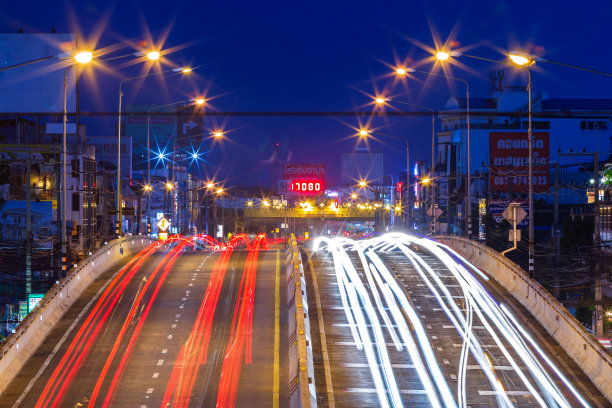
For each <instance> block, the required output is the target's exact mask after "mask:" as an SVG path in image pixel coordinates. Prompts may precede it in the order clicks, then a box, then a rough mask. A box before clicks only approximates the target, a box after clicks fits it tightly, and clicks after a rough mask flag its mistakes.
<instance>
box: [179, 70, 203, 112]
mask: <svg viewBox="0 0 612 408" xmlns="http://www.w3.org/2000/svg"><path fill="white" fill-rule="evenodd" d="M183 72H185V71H183ZM187 72H188V71H187ZM204 102H206V100H205V99H204V98H198V99H196V100H195V103H196V104H198V105H204Z"/></svg>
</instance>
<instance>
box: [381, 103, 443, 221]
mask: <svg viewBox="0 0 612 408" xmlns="http://www.w3.org/2000/svg"><path fill="white" fill-rule="evenodd" d="M389 101H390V100H388V99H384V98H380V97H378V98H376V103H377V104H379V105H380V104H384V103H385V102H389ZM393 102H396V103H400V104H402V105H408V106H413V107H416V108H420V109H426V110H428V111H430V112H431V177H430V180H431V186H430V192H431V212H432V219H433V228H434V232H435V225H436V212H435V202H436V196H435V193H436V191H435V185H434V177H435V174H434V167H435V166H434V155H435V154H434V152H435V147H436V142H435V139H436V116H435V111H434V110H433V109H432V108H428V107H427V106H423V105H417V104H415V103H409V102H404V101H398V100H396V99H394V100H393ZM409 158H410V156H409V151H408V141H406V187H407V194H406V211H407V212H408V220H407V221H408V222H407V226H409V225H410V211H411V210H410V160H409Z"/></svg>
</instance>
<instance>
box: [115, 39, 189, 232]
mask: <svg viewBox="0 0 612 408" xmlns="http://www.w3.org/2000/svg"><path fill="white" fill-rule="evenodd" d="M147 58H148V59H149V60H153V61H154V60H157V59H159V52H158V51H151V52H149V53H148V54H147ZM191 71H192V69H191V68H188V67H181V68H173V69H168V70H165V71H160V72H153V73H149V74H143V75H137V76H135V77H130V78H124V79H122V80H121V82H120V83H119V115H118V121H117V209H116V213H115V216H116V221H115V226H116V230H115V234H116V235H117V237H118V238H119V237H121V235H122V232H123V227H122V226H121V224H122V218H123V217H122V212H123V211H122V205H121V112H122V104H123V84H124V83H125V82H127V81H131V80H134V79H140V78H147V77H152V76H157V75H164V74H167V73H169V72H175V73H181V72H182V73H188V72H191Z"/></svg>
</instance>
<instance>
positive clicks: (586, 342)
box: [435, 236, 612, 402]
mask: <svg viewBox="0 0 612 408" xmlns="http://www.w3.org/2000/svg"><path fill="white" fill-rule="evenodd" d="M435 239H437V240H438V241H440V242H443V243H445V244H447V245H449V246H450V247H452V248H453V249H455V250H456V251H458V252H459V253H461V254H462V255H463V256H465V257H466V258H467V259H469V260H470V261H471V262H472V263H473V264H474V265H476V266H478V267H479V268H480V269H482V270H483V271H485V272H486V273H487V274H488V275H490V276H492V277H493V278H494V279H495V280H496V281H497V282H498V283H499V284H501V285H502V286H503V287H504V288H506V290H507V291H508V292H510V293H511V294H512V296H514V298H515V299H516V300H518V301H519V302H520V303H521V304H522V305H523V306H524V307H525V308H526V309H527V310H529V311H530V312H531V314H532V315H533V316H534V317H535V318H536V320H537V321H538V322H540V324H541V325H542V326H544V328H545V329H546V330H547V331H548V333H549V334H550V335H551V336H553V337H554V338H555V340H557V342H558V343H559V344H560V345H561V347H563V349H564V350H565V351H566V353H567V354H568V355H569V356H570V357H571V358H572V359H573V360H574V361H575V362H576V364H578V365H579V366H580V367H581V368H582V369H583V370H584V373H585V374H586V375H587V376H588V377H589V379H590V380H591V382H593V384H595V386H596V387H597V388H598V389H599V390H600V391H601V392H602V393H603V394H604V395H605V396H606V398H607V399H608V400H609V401H610V402H612V356H611V355H610V354H609V353H608V352H607V351H606V349H605V348H604V346H603V345H602V344H601V343H600V342H599V341H598V340H597V339H596V338H595V337H593V335H591V334H590V333H589V332H588V331H587V330H586V328H585V327H584V326H583V325H582V324H580V322H579V321H578V320H576V318H575V317H574V316H572V314H571V313H570V312H568V311H567V309H566V308H565V307H564V306H563V305H562V304H561V303H559V302H558V301H557V299H555V298H554V297H553V296H552V295H551V294H550V293H548V291H547V290H546V289H544V288H543V287H542V286H541V285H540V284H539V283H538V282H536V281H535V280H533V279H530V278H529V276H528V275H527V274H526V273H525V271H524V270H523V269H522V268H521V267H519V266H518V265H516V264H515V263H514V262H512V261H510V260H509V259H508V258H506V257H504V256H502V255H501V254H500V253H499V252H497V251H495V250H493V249H491V248H489V247H487V246H485V245H482V244H480V243H478V242H475V241H470V240H468V239H466V238H462V237H455V236H436V237H435Z"/></svg>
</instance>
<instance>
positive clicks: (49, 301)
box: [0, 236, 155, 396]
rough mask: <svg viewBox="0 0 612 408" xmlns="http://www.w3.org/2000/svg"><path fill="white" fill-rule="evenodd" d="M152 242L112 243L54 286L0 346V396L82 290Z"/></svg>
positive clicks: (134, 239)
mask: <svg viewBox="0 0 612 408" xmlns="http://www.w3.org/2000/svg"><path fill="white" fill-rule="evenodd" d="M154 241H155V240H154V239H153V238H150V237H145V236H131V237H123V238H120V239H116V240H114V241H111V242H109V243H108V244H107V245H105V246H103V247H102V248H100V249H98V250H97V251H95V252H94V253H93V254H92V255H91V256H89V257H87V258H86V259H84V260H82V261H81V262H80V263H79V264H78V265H77V266H76V267H75V268H72V269H71V270H70V271H69V272H68V275H67V276H66V277H65V278H62V279H60V280H59V281H58V282H57V283H56V284H55V285H53V287H52V288H51V289H50V290H49V291H48V292H47V293H46V294H45V297H44V298H43V299H42V300H41V301H40V303H39V304H38V306H37V307H36V308H35V309H34V310H33V311H32V312H31V313H30V314H28V316H27V317H26V318H25V319H24V320H23V321H22V322H21V323H19V325H18V326H17V328H16V329H15V332H14V333H12V334H11V335H10V336H8V337H7V339H6V341H5V342H4V343H2V345H0V396H1V395H2V393H3V392H4V390H5V389H6V387H8V385H9V384H10V382H11V381H12V380H13V378H14V377H15V376H16V375H17V374H18V373H19V371H21V368H22V367H23V366H24V365H25V363H26V362H27V361H28V359H29V358H30V357H31V356H32V355H33V354H34V353H35V352H36V350H37V349H38V347H39V346H40V345H41V343H42V342H43V341H44V340H45V338H46V337H47V335H48V334H49V333H50V332H51V330H53V327H54V326H55V324H56V323H57V322H58V321H59V320H60V319H61V318H62V316H63V315H64V313H65V312H66V311H67V310H68V309H70V307H71V306H72V304H73V303H74V302H75V301H76V300H77V299H78V298H79V297H80V296H81V294H82V293H83V292H84V291H85V289H87V287H88V286H89V285H90V284H91V283H92V282H93V281H95V280H96V279H97V278H98V277H99V276H100V275H102V274H103V273H104V272H106V271H107V270H108V269H109V268H111V267H112V266H113V265H115V264H116V263H117V262H118V261H120V260H121V259H125V258H126V257H130V256H132V255H134V254H136V253H138V252H139V251H140V250H142V249H144V248H145V247H146V246H147V245H149V244H150V243H151V242H154Z"/></svg>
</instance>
